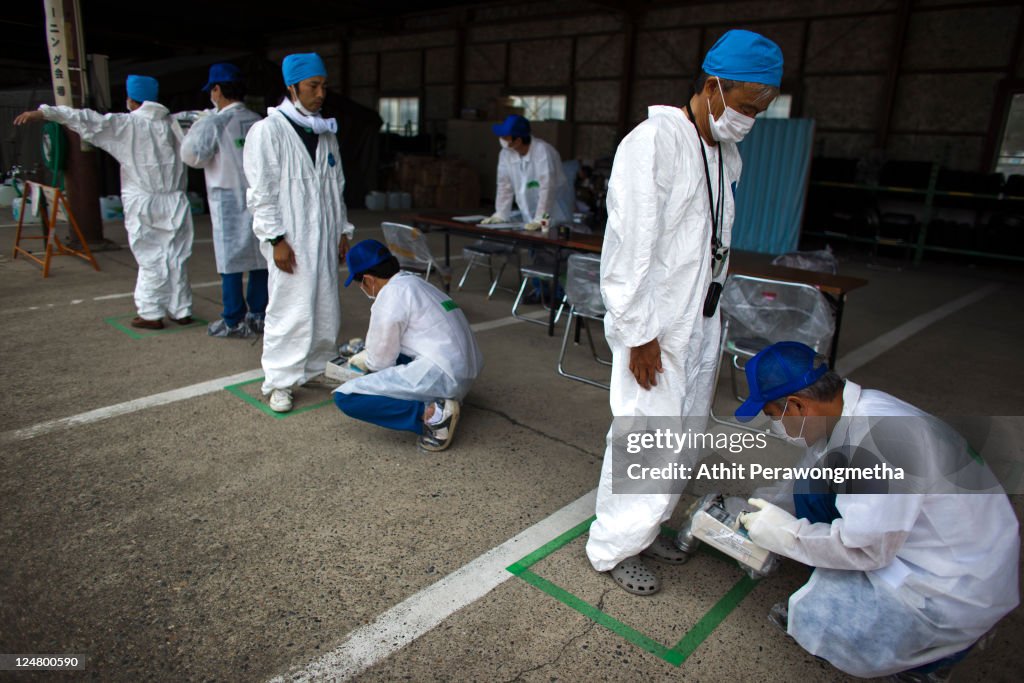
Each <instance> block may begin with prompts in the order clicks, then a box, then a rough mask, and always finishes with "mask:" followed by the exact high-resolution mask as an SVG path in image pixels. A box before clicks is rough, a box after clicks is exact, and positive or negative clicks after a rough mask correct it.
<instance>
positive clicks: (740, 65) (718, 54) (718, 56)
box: [701, 29, 782, 88]
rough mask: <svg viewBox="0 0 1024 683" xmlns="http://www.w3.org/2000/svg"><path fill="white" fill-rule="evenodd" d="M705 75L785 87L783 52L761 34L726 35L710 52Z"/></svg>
mask: <svg viewBox="0 0 1024 683" xmlns="http://www.w3.org/2000/svg"><path fill="white" fill-rule="evenodd" d="M701 68H702V69H703V70H704V73H706V74H710V75H712V76H718V77H719V78H728V79H729V80H732V81H742V82H744V83H764V84H765V85H774V86H775V87H776V88H777V87H779V84H781V83H782V50H781V49H780V48H779V46H778V45H776V44H775V43H773V42H772V41H770V40H768V39H767V38H765V37H764V36H762V35H761V34H759V33H754V32H753V31H743V30H740V29H733V30H732V31H726V32H725V35H723V36H722V37H721V38H719V39H718V41H717V42H716V43H715V45H714V47H712V48H711V49H710V50H708V54H707V56H706V57H704V65H703V66H702V67H701Z"/></svg>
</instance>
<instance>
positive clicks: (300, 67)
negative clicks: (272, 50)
mask: <svg viewBox="0 0 1024 683" xmlns="http://www.w3.org/2000/svg"><path fill="white" fill-rule="evenodd" d="M281 74H282V75H283V76H284V84H285V85H295V84H296V83H298V82H299V81H304V80H306V79H307V78H315V77H316V76H321V77H323V78H327V67H326V66H324V60H322V59H320V55H318V54H317V53H315V52H303V53H299V54H294V55H288V56H287V57H285V58H284V62H283V63H282V64H281Z"/></svg>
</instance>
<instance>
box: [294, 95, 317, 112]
mask: <svg viewBox="0 0 1024 683" xmlns="http://www.w3.org/2000/svg"><path fill="white" fill-rule="evenodd" d="M295 108H296V109H297V110H298V112H299V113H300V114H302V115H303V116H319V112H315V111H310V110H308V109H306V108H305V107H303V106H302V102H300V101H299V99H298V98H295Z"/></svg>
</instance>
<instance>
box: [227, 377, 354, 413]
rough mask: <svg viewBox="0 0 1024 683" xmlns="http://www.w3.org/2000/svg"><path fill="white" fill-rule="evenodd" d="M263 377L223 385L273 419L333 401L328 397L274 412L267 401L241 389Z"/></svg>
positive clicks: (260, 380) (307, 410) (326, 404)
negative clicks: (306, 404)
mask: <svg viewBox="0 0 1024 683" xmlns="http://www.w3.org/2000/svg"><path fill="white" fill-rule="evenodd" d="M263 379H264V378H263V377H257V378H256V379H250V380H249V381H247V382H239V383H238V384H231V385H229V386H226V387H224V389H225V390H226V391H228V392H230V393H232V394H234V395H235V396H237V397H238V398H240V399H242V400H243V401H245V402H246V403H248V404H249V405H251V406H254V407H256V408H258V409H259V410H261V411H263V412H264V413H266V414H267V415H269V416H270V417H272V418H274V419H277V420H283V419H284V418H286V417H291V416H292V415H301V414H302V413H308V412H309V411H311V410H316V409H317V408H323V407H324V406H329V405H331V404H333V403H334V399H333V398H329V399H327V400H326V401H320V402H319V403H314V404H312V405H308V406H301V407H298V408H292V409H291V410H290V411H288V412H287V413H277V412H274V411H273V410H271V409H270V406H269V405H267V403H266V402H265V401H261V400H260V399H258V398H256V397H255V396H253V395H252V394H250V393H249V392H247V391H245V390H243V387H246V386H248V385H250V384H255V383H256V382H262V381H263Z"/></svg>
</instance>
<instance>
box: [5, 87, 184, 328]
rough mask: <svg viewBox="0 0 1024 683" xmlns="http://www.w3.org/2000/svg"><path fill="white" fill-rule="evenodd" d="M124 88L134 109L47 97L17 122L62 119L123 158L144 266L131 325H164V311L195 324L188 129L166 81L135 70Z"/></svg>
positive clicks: (131, 226)
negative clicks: (168, 98)
mask: <svg viewBox="0 0 1024 683" xmlns="http://www.w3.org/2000/svg"><path fill="white" fill-rule="evenodd" d="M125 91H126V93H127V98H126V102H125V105H126V107H127V109H128V112H129V113H127V114H100V113H99V112H95V111H93V110H91V109H74V108H72V107H66V106H56V107H53V106H49V105H46V104H43V105H40V106H39V109H38V110H36V111H28V112H25V113H23V114H20V115H18V117H17V118H15V119H14V124H15V125H22V124H24V123H28V122H29V121H42V120H44V119H45V120H47V121H56V122H57V123H60V124H61V125H63V126H66V127H67V128H68V129H69V130H72V131H74V132H76V133H78V134H79V135H80V136H81V137H82V140H83V141H85V142H89V143H91V144H93V145H95V146H97V147H99V148H100V149H102V150H103V151H105V152H107V153H108V154H110V155H111V156H112V157H114V158H115V159H117V162H118V164H120V166H121V202H122V204H123V205H124V227H125V231H126V232H127V233H128V246H129V247H130V248H131V250H132V255H133V256H134V257H135V261H136V263H137V264H138V267H139V274H138V278H137V279H136V282H135V307H136V310H137V311H138V315H137V316H136V317H135V318H134V319H133V320H132V321H131V325H132V327H137V328H141V329H150V330H158V329H162V328H163V326H164V323H163V318H164V316H167V317H169V318H170V319H171V320H173V321H174V322H176V323H179V324H181V325H188V324H191V323H192V288H191V286H190V285H189V281H188V260H189V257H190V256H191V255H192V237H193V230H192V213H191V208H190V206H189V202H188V197H187V196H186V194H185V189H186V168H185V165H184V163H182V159H181V153H180V149H179V148H180V145H181V139H182V135H183V134H182V131H181V128H180V126H179V125H178V123H177V121H175V120H174V119H173V118H172V117H171V115H170V112H169V111H168V110H167V107H165V106H164V105H162V104H160V103H159V102H158V101H157V98H158V97H159V95H160V84H159V83H158V82H157V80H156V79H155V78H153V77H151V76H141V75H136V74H133V75H130V76H128V78H127V80H126V81H125Z"/></svg>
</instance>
